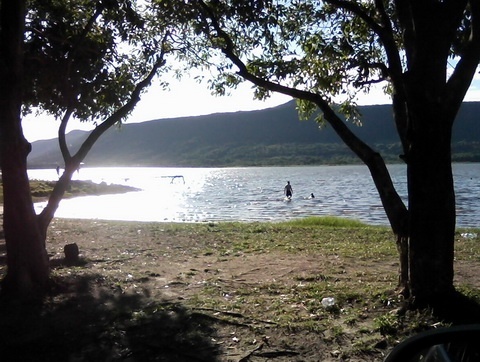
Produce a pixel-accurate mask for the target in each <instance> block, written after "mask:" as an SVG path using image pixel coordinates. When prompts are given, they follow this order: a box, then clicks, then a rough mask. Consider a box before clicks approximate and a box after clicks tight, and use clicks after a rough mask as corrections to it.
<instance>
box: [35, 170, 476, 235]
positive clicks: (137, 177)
mask: <svg viewBox="0 0 480 362" xmlns="http://www.w3.org/2000/svg"><path fill="white" fill-rule="evenodd" d="M389 170H390V173H391V175H392V179H393V181H394V184H395V186H396V187H397V191H398V193H399V194H400V196H401V197H402V198H404V200H406V195H407V193H406V186H407V185H406V174H405V166H404V165H392V166H389ZM29 176H30V178H32V179H41V180H56V179H57V178H58V176H57V173H56V171H55V170H53V169H52V170H29ZM169 176H182V177H176V178H172V177H169ZM479 176H480V164H476V163H474V164H455V165H454V177H455V190H456V197H457V226H459V227H478V226H479V225H480V202H479V199H478V195H479V192H480V184H479V181H478V180H479ZM74 179H79V180H91V181H93V182H97V183H100V182H106V183H107V184H110V183H114V184H122V185H128V186H133V187H136V188H140V189H141V191H138V192H129V193H126V194H120V195H104V196H86V197H78V198H74V199H65V200H62V202H61V204H60V207H59V209H58V211H57V213H56V217H63V218H80V219H106V220H132V221H160V222H209V221H281V220H288V219H293V218H302V217H306V216H320V215H333V216H340V217H347V218H352V219H358V220H361V221H364V222H367V223H369V224H374V225H388V220H387V218H386V216H385V212H384V210H383V207H382V205H381V202H380V198H379V197H378V194H377V191H376V189H375V187H374V184H373V181H372V178H371V176H370V174H369V172H368V169H367V167H366V166H363V165H355V166H298V167H242V168H161V167H111V168H107V167H102V168H82V169H81V170H80V171H79V172H78V173H75V175H74ZM287 181H290V182H291V184H292V186H293V192H294V193H293V198H292V200H291V201H286V200H285V198H284V195H283V188H284V186H285V184H286V182H287ZM311 193H313V194H314V195H315V198H313V199H311V198H309V195H310V194H311ZM44 206H45V203H37V204H35V208H36V211H37V213H38V212H40V211H41V210H42V209H43V207H44Z"/></svg>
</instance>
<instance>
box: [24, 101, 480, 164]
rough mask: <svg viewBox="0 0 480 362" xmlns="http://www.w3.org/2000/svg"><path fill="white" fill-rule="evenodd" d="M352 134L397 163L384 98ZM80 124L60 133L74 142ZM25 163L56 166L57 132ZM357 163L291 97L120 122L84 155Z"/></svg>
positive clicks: (458, 152) (465, 112)
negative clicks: (245, 107) (302, 117)
mask: <svg viewBox="0 0 480 362" xmlns="http://www.w3.org/2000/svg"><path fill="white" fill-rule="evenodd" d="M360 112H361V114H362V116H363V121H362V123H363V124H362V126H356V125H353V124H350V125H349V126H350V127H352V128H354V131H355V133H356V134H357V135H359V137H360V138H361V139H362V140H364V141H365V142H367V143H368V144H370V145H373V147H374V148H375V149H377V150H378V151H379V152H381V153H382V155H384V157H385V159H386V160H387V162H398V155H399V154H400V153H401V149H400V143H399V139H398V136H397V135H396V132H395V128H394V123H393V117H392V110H391V106H390V105H374V106H362V107H360ZM478 114H480V102H471V103H464V104H463V106H462V108H461V110H460V113H459V116H458V119H457V122H456V123H455V127H454V135H453V150H454V157H455V160H456V161H480V146H479V143H478V142H479V140H480V128H479V127H478V125H477V122H478V120H477V119H478ZM87 134H88V133H87V132H85V131H73V132H70V133H69V134H68V135H67V140H68V143H69V144H70V145H71V146H72V148H73V149H75V148H76V147H78V145H79V144H80V142H81V141H83V140H84V139H85V138H86V137H87ZM28 161H29V167H32V168H33V167H54V165H56V164H59V165H62V164H63V162H62V158H61V155H60V152H59V150H58V144H57V140H56V139H52V140H43V141H37V142H34V143H33V144H32V153H31V154H30V156H29V159H28ZM355 162H358V160H357V159H356V157H355V155H353V153H352V152H351V151H350V150H349V149H348V148H347V147H346V146H345V145H344V144H343V143H342V141H341V140H340V139H339V138H338V136H337V135H336V134H335V133H334V132H333V130H332V129H331V127H329V126H325V127H320V128H319V126H318V124H316V123H315V122H314V121H299V118H298V114H297V111H296V109H295V102H294V101H291V102H288V103H285V104H283V105H280V106H278V107H274V108H269V109H264V110H258V111H248V112H235V113H217V114H211V115H205V116H196V117H181V118H171V119H161V120H155V121H149V122H144V123H136V124H124V125H122V126H121V127H120V128H115V129H111V130H109V131H107V132H106V134H104V135H103V136H102V137H101V138H100V139H99V141H98V142H97V144H95V146H94V147H93V149H92V150H91V152H90V154H89V155H88V156H87V158H86V159H85V163H86V164H87V165H89V166H202V167H221V166H261V165H292V164H342V163H355Z"/></svg>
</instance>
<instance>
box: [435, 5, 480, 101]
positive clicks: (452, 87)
mask: <svg viewBox="0 0 480 362" xmlns="http://www.w3.org/2000/svg"><path fill="white" fill-rule="evenodd" d="M470 11H471V16H472V19H471V32H470V39H469V42H468V44H467V46H466V47H465V50H464V51H463V54H462V56H461V58H460V60H459V62H458V63H457V66H456V67H455V70H454V72H453V74H452V75H451V77H450V78H449V80H448V82H447V85H446V87H445V99H446V100H447V99H448V101H446V102H444V103H448V104H449V107H451V108H453V109H454V110H456V109H458V107H460V105H461V103H462V102H463V99H464V98H465V94H466V93H467V91H468V88H469V87H470V84H471V81H472V79H473V77H474V75H475V72H476V70H477V68H478V65H479V62H480V4H479V2H478V1H470Z"/></svg>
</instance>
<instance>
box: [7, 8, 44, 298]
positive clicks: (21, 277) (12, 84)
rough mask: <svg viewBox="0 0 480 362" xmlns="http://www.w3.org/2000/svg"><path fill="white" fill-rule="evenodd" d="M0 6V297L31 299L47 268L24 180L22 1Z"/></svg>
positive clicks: (27, 183) (42, 241)
mask: <svg viewBox="0 0 480 362" xmlns="http://www.w3.org/2000/svg"><path fill="white" fill-rule="evenodd" d="M0 6H1V8H0V63H1V64H2V67H1V69H0V164H1V169H2V183H3V195H4V202H3V206H4V214H3V229H4V234H5V242H6V246H7V268H8V269H7V276H6V277H5V279H4V281H3V284H2V292H5V291H8V292H9V293H11V294H12V293H19V294H22V295H29V294H31V293H32V292H36V291H38V289H43V288H44V287H45V285H46V283H47V281H48V275H49V267H48V257H47V253H46V250H45V239H44V238H42V236H41V234H40V232H39V229H38V224H37V221H36V215H35V210H34V208H33V203H32V198H31V194H30V184H29V181H28V175H27V155H28V153H29V152H30V144H29V143H28V142H27V141H26V140H25V138H24V136H23V131H22V126H21V119H20V114H21V106H22V95H23V94H22V84H23V36H24V24H25V2H24V1H20V0H19V1H3V2H1V4H0ZM34 286H35V287H36V288H34Z"/></svg>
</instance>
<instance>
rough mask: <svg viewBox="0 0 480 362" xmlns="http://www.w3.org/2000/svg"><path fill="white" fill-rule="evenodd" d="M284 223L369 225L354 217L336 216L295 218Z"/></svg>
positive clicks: (340, 225) (332, 225)
mask: <svg viewBox="0 0 480 362" xmlns="http://www.w3.org/2000/svg"><path fill="white" fill-rule="evenodd" d="M283 224H286V225H289V226H305V227H313V226H323V227H345V228H357V227H367V226H368V225H367V224H365V223H363V222H361V221H358V220H354V219H346V218H342V217H336V216H321V217H320V216H310V217H306V218H302V219H294V220H289V221H285V222H283Z"/></svg>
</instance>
